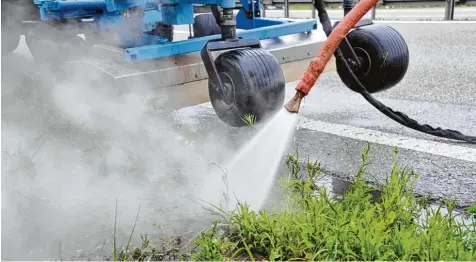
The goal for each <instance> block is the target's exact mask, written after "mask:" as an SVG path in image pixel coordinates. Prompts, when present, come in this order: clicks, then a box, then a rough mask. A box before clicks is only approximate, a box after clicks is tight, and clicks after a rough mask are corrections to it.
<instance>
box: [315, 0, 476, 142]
mask: <svg viewBox="0 0 476 262" xmlns="http://www.w3.org/2000/svg"><path fill="white" fill-rule="evenodd" d="M314 7H315V8H316V10H317V14H318V17H319V21H320V23H321V24H322V28H323V31H324V33H325V34H326V36H329V35H330V34H331V32H332V29H333V28H332V25H331V20H330V18H329V15H328V14H327V11H326V8H325V5H324V1H323V0H314ZM334 56H335V57H336V59H339V60H340V61H341V62H343V64H344V65H345V70H347V71H348V72H349V73H350V75H351V76H352V79H353V80H354V81H355V83H356V84H357V85H358V87H359V90H358V92H359V93H360V94H361V95H362V96H363V97H364V98H365V100H367V101H368V102H369V103H370V104H371V105H372V106H374V107H375V108H377V109H378V110H379V111H380V112H382V113H383V114H384V115H386V116H388V117H389V118H391V119H392V120H394V121H396V122H398V123H399V124H401V125H403V126H406V127H408V128H411V129H414V130H417V131H420V132H423V133H426V134H429V135H433V136H437V137H442V138H448V139H454V140H460V141H464V142H467V143H471V144H476V137H475V136H468V135H464V134H462V133H461V132H459V131H456V130H451V129H442V128H440V127H437V128H434V127H432V126H430V125H427V124H420V123H418V122H417V121H416V120H414V119H412V118H410V117H408V116H407V115H406V114H404V113H401V112H398V111H395V110H393V109H391V108H389V107H387V106H386V105H384V104H383V103H381V102H380V101H378V100H377V99H375V98H374V97H373V96H372V95H371V94H370V93H369V92H368V91H367V89H366V88H365V86H364V85H363V84H362V83H361V82H360V81H359V79H358V78H357V76H356V75H355V74H354V72H353V71H352V69H351V67H350V66H349V64H348V63H347V61H346V59H345V58H344V56H343V55H342V52H341V50H340V49H339V48H338V49H337V50H336V51H335V53H334Z"/></svg>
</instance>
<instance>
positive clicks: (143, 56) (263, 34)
mask: <svg viewBox="0 0 476 262" xmlns="http://www.w3.org/2000/svg"><path fill="white" fill-rule="evenodd" d="M315 29H317V21H316V20H309V21H303V22H290V23H282V24H278V25H271V26H266V27H261V28H256V29H250V30H246V31H241V32H237V36H238V37H242V38H258V39H260V40H263V39H269V38H276V37H280V36H285V35H292V34H297V33H304V32H310V31H312V30H315ZM220 38H221V35H220V34H218V35H212V36H207V37H200V38H195V39H188V40H183V41H177V42H171V43H170V42H169V43H165V44H158V45H149V46H141V47H134V48H127V49H126V50H125V52H124V59H125V60H126V61H143V60H151V59H158V58H163V57H168V56H176V55H180V54H186V53H193V52H198V51H200V50H202V48H203V47H204V46H205V45H206V44H207V43H208V41H210V40H215V39H220Z"/></svg>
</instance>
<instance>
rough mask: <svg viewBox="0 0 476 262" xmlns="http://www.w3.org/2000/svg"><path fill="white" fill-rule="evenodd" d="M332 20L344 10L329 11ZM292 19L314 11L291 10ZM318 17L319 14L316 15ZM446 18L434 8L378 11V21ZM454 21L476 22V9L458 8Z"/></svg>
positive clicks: (277, 13)
mask: <svg viewBox="0 0 476 262" xmlns="http://www.w3.org/2000/svg"><path fill="white" fill-rule="evenodd" d="M327 13H328V14H329V17H330V18H331V19H341V18H342V17H343V11H342V10H327ZM266 17H270V18H283V17H284V10H266ZM289 17H290V18H297V19H303V18H311V17H312V11H310V10H290V11H289ZM316 17H317V14H316ZM365 17H366V18H370V17H371V11H369V12H368V13H367V14H366V15H365ZM444 17H445V9H444V8H440V7H434V8H410V9H407V8H405V9H403V8H402V9H400V8H394V9H377V10H376V16H375V18H376V20H403V21H405V20H415V21H418V20H435V21H437V20H443V19H444ZM453 18H454V20H476V7H456V8H455V11H454V17H453Z"/></svg>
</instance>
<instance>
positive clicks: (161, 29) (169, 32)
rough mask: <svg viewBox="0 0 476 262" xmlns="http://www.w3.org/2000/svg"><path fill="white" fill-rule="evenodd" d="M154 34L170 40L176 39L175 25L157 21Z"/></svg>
mask: <svg viewBox="0 0 476 262" xmlns="http://www.w3.org/2000/svg"><path fill="white" fill-rule="evenodd" d="M152 34H153V35H156V36H160V37H163V38H167V39H168V40H169V42H172V41H173V40H174V27H173V26H172V25H167V24H164V23H160V22H159V23H157V24H156V27H155V29H153V30H152Z"/></svg>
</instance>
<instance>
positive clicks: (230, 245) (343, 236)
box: [114, 146, 476, 261]
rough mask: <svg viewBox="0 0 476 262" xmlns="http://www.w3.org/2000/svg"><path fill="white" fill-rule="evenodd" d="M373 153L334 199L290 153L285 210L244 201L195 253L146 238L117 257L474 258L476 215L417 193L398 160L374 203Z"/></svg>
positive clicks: (195, 245) (200, 239)
mask: <svg viewBox="0 0 476 262" xmlns="http://www.w3.org/2000/svg"><path fill="white" fill-rule="evenodd" d="M368 153H369V146H367V147H366V148H365V150H364V152H363V154H362V164H361V167H360V169H359V171H358V173H357V175H356V177H355V179H354V181H353V183H352V184H351V186H350V188H349V189H348V190H347V191H346V192H345V193H344V194H343V195H342V196H339V197H337V196H334V197H331V196H330V195H329V193H328V192H327V191H326V188H325V187H320V186H318V185H317V183H316V181H317V180H318V179H319V178H320V177H321V176H322V172H321V171H322V170H321V167H320V164H319V163H318V162H311V161H309V160H307V163H306V164H305V165H303V164H302V162H301V160H300V159H299V155H298V154H291V155H289V156H288V157H287V158H286V164H287V166H288V169H289V173H288V176H285V178H284V180H283V181H282V182H283V183H282V186H283V189H284V190H285V192H286V195H287V196H288V197H287V200H286V201H285V206H284V209H282V210H281V211H279V212H274V213H272V212H269V211H266V210H260V211H259V212H255V211H253V210H251V209H249V207H248V205H247V204H246V203H239V204H238V206H237V208H236V210H235V211H233V212H231V213H226V212H224V211H220V210H218V211H219V212H220V213H221V215H222V216H223V220H222V221H218V222H217V223H216V224H214V225H213V226H212V227H211V228H210V229H209V230H206V231H204V232H202V233H200V234H199V235H197V236H196V238H195V240H194V241H189V242H190V243H191V244H190V246H191V247H189V249H188V250H192V251H191V252H186V253H183V252H180V250H179V248H178V246H179V245H178V244H175V246H174V245H170V244H168V245H164V244H162V245H161V246H160V247H157V248H155V247H154V248H152V247H150V245H149V240H148V239H147V238H145V239H143V245H142V247H140V248H131V249H129V248H126V249H122V251H121V252H119V253H118V252H117V250H116V249H115V252H114V260H136V261H137V260H139V261H144V260H169V261H170V260H177V259H179V260H193V261H225V260H244V259H251V260H269V261H271V260H281V261H283V260H284V261H292V260H308V261H309V260H311V261H318V260H319V261H320V260H354V261H356V260H359V261H364V260H365V261H368V260H372V261H375V260H381V261H383V260H384V261H391V260H407V261H408V260H413V261H415V260H417V261H436V260H464V261H474V260H476V253H475V252H476V222H475V220H474V216H469V215H467V214H464V213H457V212H455V207H456V204H457V203H456V202H454V201H442V202H441V203H440V204H439V205H436V207H435V205H432V206H430V204H429V201H428V198H418V197H416V196H415V195H414V193H413V189H414V183H415V181H416V180H417V178H418V175H417V174H416V173H414V172H413V171H411V170H407V169H402V168H401V167H400V166H399V165H398V164H397V162H396V160H395V159H396V158H394V164H393V168H392V171H391V173H390V174H389V177H388V179H387V181H386V183H384V184H383V185H382V186H380V188H379V190H380V191H381V194H380V198H379V199H377V200H375V199H374V198H373V195H372V191H373V190H374V188H371V187H370V186H369V185H368V183H367V181H366V179H365V174H366V168H367V166H368V164H369V160H368ZM395 156H396V154H395ZM443 206H445V207H446V208H447V212H442V207H443ZM459 216H464V217H465V218H466V221H469V223H468V222H464V220H459V219H458V217H459ZM218 223H220V224H218Z"/></svg>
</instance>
